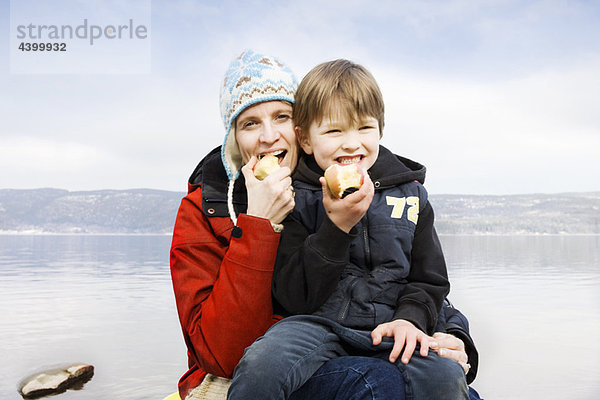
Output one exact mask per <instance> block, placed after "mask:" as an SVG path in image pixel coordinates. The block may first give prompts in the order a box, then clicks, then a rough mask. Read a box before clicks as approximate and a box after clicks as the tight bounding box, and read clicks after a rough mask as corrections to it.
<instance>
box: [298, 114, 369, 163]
mask: <svg viewBox="0 0 600 400" xmlns="http://www.w3.org/2000/svg"><path fill="white" fill-rule="evenodd" d="M333 111H334V112H332V113H330V114H331V115H338V116H340V115H341V113H336V112H335V109H334V110H333ZM300 145H301V146H302V149H303V150H304V152H305V153H306V154H312V155H313V156H314V157H315V160H316V162H317V164H318V165H319V167H321V168H322V169H323V170H325V169H327V167H329V166H330V165H333V164H351V163H357V164H359V165H360V166H361V167H362V168H363V169H364V170H365V171H366V170H368V169H369V168H371V167H372V166H373V164H375V161H376V160H377V156H378V155H379V122H378V121H377V119H376V118H373V117H365V118H357V121H356V122H352V121H350V120H349V119H348V118H341V117H337V118H335V117H330V116H325V117H323V120H322V121H321V123H320V124H318V123H317V122H316V121H313V122H312V123H311V124H310V126H309V128H308V132H307V134H306V135H303V138H302V139H301V140H300Z"/></svg>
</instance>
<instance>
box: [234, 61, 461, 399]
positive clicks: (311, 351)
mask: <svg viewBox="0 0 600 400" xmlns="http://www.w3.org/2000/svg"><path fill="white" fill-rule="evenodd" d="M383 116H384V104H383V99H382V96H381V92H380V90H379V87H378V85H377V83H376V81H375V79H374V78H373V76H372V75H371V74H370V73H369V72H368V71H367V70H366V69H365V68H363V67H362V66H360V65H356V64H354V63H351V62H350V61H347V60H335V61H332V62H327V63H323V64H321V65H319V66H317V67H315V68H314V69H313V70H311V71H310V72H309V73H308V74H307V76H306V77H305V78H304V79H303V80H302V82H301V83H300V85H299V87H298V90H297V92H296V97H295V105H294V116H293V119H294V123H295V124H296V134H297V137H298V141H299V143H300V145H301V147H302V149H303V150H304V153H305V154H304V155H303V156H302V157H301V159H300V161H299V164H298V166H297V169H296V171H295V172H294V176H293V178H294V189H295V193H296V196H295V202H296V206H295V209H294V211H293V212H292V214H290V216H288V218H286V220H285V221H284V223H283V224H284V230H283V233H282V238H281V241H280V245H279V249H278V256H277V263H276V266H275V272H274V275H273V296H274V298H275V300H276V301H277V302H278V303H279V304H280V305H281V307H282V308H283V310H275V312H278V311H279V312H278V313H281V314H282V315H295V316H293V317H288V318H286V319H284V320H282V321H280V322H278V323H277V324H275V325H274V326H273V327H272V328H271V329H270V330H269V331H268V332H267V333H266V334H265V336H263V337H262V338H260V339H258V340H257V342H255V343H254V344H253V345H252V346H250V347H249V348H248V349H247V350H246V353H245V355H244V357H243V358H242V360H241V361H240V364H239V365H238V367H237V368H236V371H235V374H234V381H233V384H232V387H231V389H230V392H229V398H231V399H235V398H269V399H272V398H273V399H274V398H287V397H288V396H289V395H290V393H292V392H293V391H294V390H296V389H297V388H298V387H300V386H301V385H302V384H303V383H304V382H305V381H306V380H307V379H308V377H310V376H311V375H312V374H313V373H314V372H315V371H316V370H317V369H318V368H319V367H320V365H322V363H323V362H324V361H326V360H328V359H330V358H332V357H338V356H341V355H363V356H364V355H366V356H370V357H379V358H384V357H385V358H387V359H389V361H390V362H392V363H396V365H397V366H398V368H399V369H400V370H401V371H402V374H403V376H404V379H405V381H406V382H405V383H406V395H407V398H410V399H445V398H447V399H464V398H468V397H467V386H466V380H465V377H464V372H463V370H462V368H461V367H460V365H459V364H458V363H456V362H454V361H452V360H447V359H442V358H440V357H437V355H435V354H434V353H431V354H429V355H428V349H429V339H430V338H429V336H428V335H427V334H431V333H432V332H433V330H434V328H435V326H436V321H437V318H438V313H439V310H440V308H441V306H442V302H443V300H444V298H445V297H446V295H447V294H448V292H449V287H450V285H449V282H448V278H447V272H446V266H445V262H444V257H443V254H442V251H441V246H440V244H439V241H438V239H437V235H436V233H435V229H434V228H433V211H432V208H431V206H430V204H429V202H428V201H427V192H426V191H425V189H424V188H423V186H422V183H423V181H424V178H425V168H424V167H423V166H422V165H420V164H418V163H415V162H413V161H410V160H407V159H404V158H401V157H397V156H395V155H393V154H392V153H391V152H390V151H389V150H387V149H385V148H384V147H381V146H380V145H379V139H380V138H381V130H382V129H383V125H384V123H383ZM349 163H356V164H357V165H358V167H359V169H360V170H361V171H362V174H363V178H364V183H363V185H362V186H361V188H360V189H359V190H358V191H356V192H355V193H352V194H350V195H347V196H346V197H344V198H342V199H338V198H335V197H334V196H333V195H332V194H331V193H330V191H329V189H328V187H327V184H326V182H325V180H324V178H323V177H322V175H323V171H324V170H325V169H326V168H327V167H329V166H330V165H333V164H349ZM282 311H284V312H282ZM301 314H304V315H301ZM306 314H312V315H306ZM417 344H419V345H420V349H419V354H420V357H419V356H415V357H413V358H412V360H411V356H412V354H413V351H414V350H415V349H416V348H417ZM403 348H404V351H403V352H402V349H403ZM401 352H402V356H401V360H400V361H398V360H397V359H398V357H399V356H400V353H401ZM409 361H410V363H409ZM257 382H260V383H259V384H257ZM252 383H254V384H252ZM399 395H400V394H399Z"/></svg>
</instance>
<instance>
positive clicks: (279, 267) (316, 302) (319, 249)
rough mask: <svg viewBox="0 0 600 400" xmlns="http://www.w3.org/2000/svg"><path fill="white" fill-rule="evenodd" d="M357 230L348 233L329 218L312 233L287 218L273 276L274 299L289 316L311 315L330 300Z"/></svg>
mask: <svg viewBox="0 0 600 400" xmlns="http://www.w3.org/2000/svg"><path fill="white" fill-rule="evenodd" d="M355 236H356V229H355V228H353V230H352V231H351V232H350V234H347V233H345V232H344V231H342V230H340V229H339V228H338V227H337V226H336V225H335V224H334V223H333V222H331V220H330V219H329V218H325V219H324V220H323V223H322V224H321V226H320V227H319V228H318V229H317V231H316V232H315V233H313V234H309V232H308V230H307V229H306V228H305V227H304V226H303V225H302V223H301V222H300V221H298V220H297V219H295V218H294V217H293V216H291V215H290V216H288V217H287V218H286V220H285V221H284V229H283V232H282V236H281V243H280V245H279V249H278V253H277V262H276V264H275V272H274V273H273V296H274V297H275V299H276V300H277V302H278V303H279V304H280V305H281V306H282V307H283V308H284V309H285V310H286V311H287V312H288V313H290V314H311V313H313V312H314V311H316V310H317V309H318V308H319V307H320V306H321V305H322V304H323V303H325V301H326V300H327V299H328V298H329V296H330V295H331V293H332V292H333V291H334V290H335V288H336V287H337V284H338V282H339V279H340V275H341V273H342V271H343V270H344V268H345V267H346V265H347V264H348V262H349V254H350V253H349V248H350V243H351V242H352V240H353V239H354V237H355Z"/></svg>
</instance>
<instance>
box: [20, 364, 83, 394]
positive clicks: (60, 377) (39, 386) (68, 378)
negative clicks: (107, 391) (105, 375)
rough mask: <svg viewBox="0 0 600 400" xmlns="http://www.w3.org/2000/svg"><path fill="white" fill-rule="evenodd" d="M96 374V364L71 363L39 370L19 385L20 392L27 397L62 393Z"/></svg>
mask: <svg viewBox="0 0 600 400" xmlns="http://www.w3.org/2000/svg"><path fill="white" fill-rule="evenodd" d="M92 376H94V366H93V365H89V364H71V365H67V366H64V367H58V368H52V369H48V370H46V371H42V372H38V373H36V374H33V375H31V376H30V377H28V378H25V379H24V380H23V381H21V383H20V385H19V393H21V396H23V398H25V399H34V398H37V397H41V396H46V395H49V394H55V393H61V392H64V391H65V390H67V389H70V388H72V387H73V386H75V385H82V384H84V383H86V382H87V381H89V380H90V379H91V378H92Z"/></svg>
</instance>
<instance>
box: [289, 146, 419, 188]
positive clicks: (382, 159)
mask: <svg viewBox="0 0 600 400" xmlns="http://www.w3.org/2000/svg"><path fill="white" fill-rule="evenodd" d="M425 172H426V168H425V166H423V165H421V164H419V163H418V162H416V161H412V160H409V159H408V158H405V157H401V156H397V155H395V154H394V153H392V152H391V151H389V150H388V149H387V148H385V147H383V146H379V156H378V157H377V160H376V161H375V164H373V166H372V167H371V168H369V170H368V173H369V176H370V177H371V179H372V180H373V182H375V181H378V182H379V185H378V186H377V187H378V188H386V187H388V186H396V185H401V184H403V183H407V182H414V181H418V182H420V183H421V184H423V183H425ZM323 173H324V171H323V169H321V167H319V166H318V165H317V162H316V161H315V159H314V157H313V156H308V155H306V154H304V155H303V156H302V157H300V160H299V162H298V166H297V167H296V170H295V171H294V174H293V178H294V179H296V180H299V181H301V182H304V183H306V184H309V185H311V186H318V187H321V184H320V183H319V178H320V177H321V176H323ZM376 189H377V188H376Z"/></svg>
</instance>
